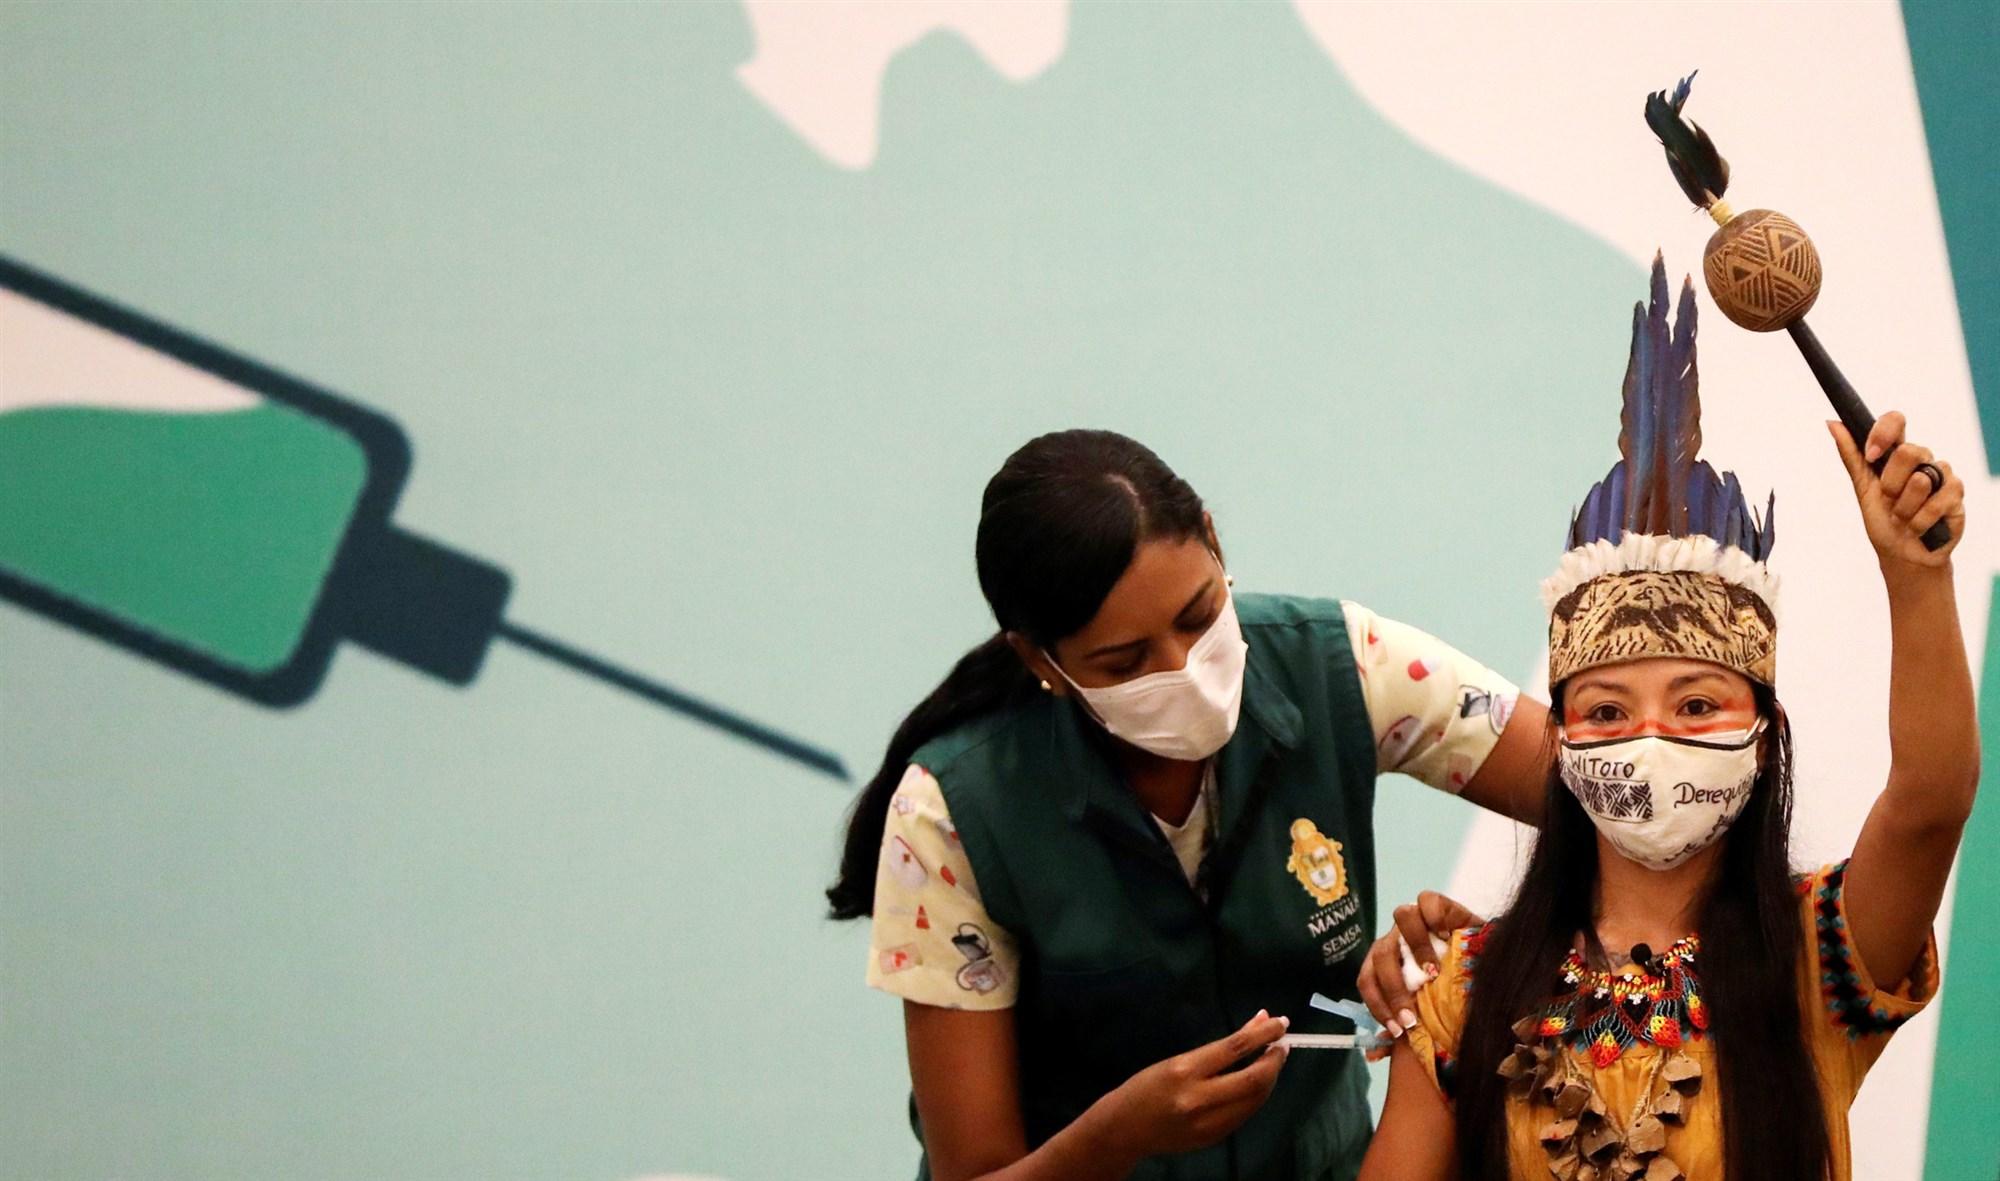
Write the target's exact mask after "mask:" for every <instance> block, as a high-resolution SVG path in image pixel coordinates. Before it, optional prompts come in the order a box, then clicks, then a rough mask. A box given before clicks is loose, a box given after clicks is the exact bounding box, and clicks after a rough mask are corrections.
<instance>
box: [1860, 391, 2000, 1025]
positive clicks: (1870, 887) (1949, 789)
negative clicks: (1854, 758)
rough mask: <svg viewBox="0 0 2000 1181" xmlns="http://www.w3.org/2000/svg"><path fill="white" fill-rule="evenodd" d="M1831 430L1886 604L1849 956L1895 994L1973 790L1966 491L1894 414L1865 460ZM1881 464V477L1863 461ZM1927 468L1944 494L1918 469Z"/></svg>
mask: <svg viewBox="0 0 2000 1181" xmlns="http://www.w3.org/2000/svg"><path fill="white" fill-rule="evenodd" d="M1828 427H1829V429H1830V430H1831V432H1832V434H1833V437H1834V442H1835V444H1836V445H1837V446H1838V447H1839V448H1840V458H1841V461H1842V462H1843V463H1844V464H1846V466H1847V474H1848V476H1849V477H1850V478H1851V479H1852V481H1853V483H1854V494H1855V499H1856V501H1857V502H1858V503H1859V504H1860V506H1861V519H1862V523H1863V524H1864V525H1865V526H1866V527H1867V530H1868V540H1869V542H1870V543H1872V544H1873V545H1874V547H1875V553H1876V557H1877V558H1878V559H1879V560H1880V563H1881V567H1882V582H1883V585H1884V587H1885V588H1886V589H1887V591H1888V595H1889V634H1890V646H1891V651H1890V664H1889V750H1890V762H1889V781H1888V784H1887V785H1886V786H1885V787H1883V789H1882V794H1881V795H1880V796H1878V797H1877V798H1876V800H1875V806H1874V807H1873V808H1872V809H1870V810H1869V813H1868V820H1867V823H1865V824H1864V825H1863V826H1862V828H1861V836H1860V838H1859V839H1858V840H1857V841H1856V842H1855V846H1854V854H1853V857H1852V858H1851V859H1850V860H1849V862H1848V868H1847V884H1846V893H1847V920H1848V928H1849V934H1850V935H1851V937H1852V939H1853V942H1854V946H1855V950H1856V952H1857V953H1858V954H1859V955H1860V957H1861V961H1862V963H1863V964H1864V965H1865V966H1866V967H1867V968H1868V970H1869V972H1870V974H1871V975H1872V976H1873V977H1874V978H1875V980H1876V982H1877V983H1878V984H1880V985H1882V986H1883V987H1885V988H1893V987H1894V986H1895V985H1896V984H1897V983H1898V982H1900V981H1902V980H1904V979H1905V978H1907V977H1908V976H1909V974H1910V972H1911V971H1912V969H1914V968H1915V967H1916V964H1917V960H1918V957H1919V956H1921V955H1922V954H1923V951H1924V948H1925V946H1926V944H1927V943H1928V941H1929V938H1930V928H1931V922H1932V920H1933V919H1934V918H1936V916H1937V911H1938V904H1939V903H1940V902H1941V901H1942V900H1943V898H1944V887H1945V880H1946V877H1947V876H1948V875H1949V874H1950V872H1951V864H1952V859H1953V858H1954V857H1955V856H1956V855H1957V853H1958V843H1959V838H1960V837H1961V835H1963V833H1964V831H1965V822H1966V819H1967V818H1968V817H1969V816H1970V815H1971V812H1972V798H1973V793H1974V792H1975V790H1976V789H1977V788H1978V785H1979V725H1978V715H1977V712H1976V710H1975V708H1974V704H1973V691H1972V670H1971V669H1970V667H1968V665H1967V663H1966V657H1965V638H1964V636H1963V635H1962V634H1960V631H1959V623H1958V599H1957V596H1956V594H1955V592H1954V590H1953V587H1952V566H1951V552H1952V550H1953V549H1955V548H1956V547H1957V545H1958V542H1959V540H1960V538H1961V537H1962V536H1963V535H1964V532H1965V509H1964V501H1965V486H1964V484H1963V483H1962V482H1961V481H1960V480H1959V479H1958V478H1957V477H1956V476H1954V475H1952V472H1951V465H1949V464H1947V463H1945V462H1943V461H1942V460H1936V459H1933V458H1932V456H1931V453H1930V451H1929V449H1927V448H1924V447H1919V446H1917V445H1915V444H1912V443H1905V442H1903V430H1904V420H1903V416H1902V415H1901V414H1898V413H1890V414H1885V415H1883V416H1882V418H1881V420H1880V421H1879V422H1877V423H1876V425H1875V430H1874V433H1872V434H1871V435H1870V436H1869V437H1868V449H1867V453H1866V455H1864V454H1863V453H1862V452H1861V451H1860V449H1858V448H1856V447H1855V445H1854V442H1853V440H1852V439H1850V438H1849V437H1848V435H1847V432H1846V430H1845V429H1844V428H1842V427H1841V426H1840V425H1839V424H1838V423H1829V424H1828ZM1884 454H1887V455H1888V456H1889V462H1888V463H1887V464H1886V465H1885V466H1884V468H1883V470H1882V473H1881V475H1879V476H1878V475H1876V474H1875V472H1874V471H1873V470H1871V469H1870V468H1869V466H1868V460H1869V459H1872V458H1879V457H1880V456H1881V455H1884ZM1924 464H1931V465H1933V466H1934V467H1935V468H1936V470H1937V472H1938V473H1939V474H1940V475H1941V476H1942V477H1943V482H1942V485H1941V486H1939V485H1936V484H1934V481H1933V480H1932V478H1931V476H1930V474H1929V472H1926V471H1920V470H1918V469H1919V466H1920V465H1924ZM1939 520H1944V521H1948V522H1950V524H1951V543H1950V544H1949V545H1947V546H1945V547H1944V548H1942V549H1939V550H1937V551H1936V552H1931V551H1927V550H1925V549H1924V547H1923V544H1922V542H1921V541H1919V540H1918V539H1919V538H1920V537H1921V536H1922V534H1923V532H1924V531H1925V530H1926V529H1928V528H1930V527H1931V525H1932V524H1933V523H1935V522H1937V521H1939Z"/></svg>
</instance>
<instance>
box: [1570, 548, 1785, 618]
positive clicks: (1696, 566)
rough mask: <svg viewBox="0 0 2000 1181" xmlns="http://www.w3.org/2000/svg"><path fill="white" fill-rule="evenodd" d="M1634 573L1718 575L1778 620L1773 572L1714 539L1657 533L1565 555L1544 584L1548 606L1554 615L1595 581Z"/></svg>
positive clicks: (1581, 549)
mask: <svg viewBox="0 0 2000 1181" xmlns="http://www.w3.org/2000/svg"><path fill="white" fill-rule="evenodd" d="M1634 570H1652V571H1658V572H1661V573H1667V572H1671V571H1676V570H1685V571H1690V572H1693V573H1696V574H1714V575H1716V576H1718V577H1720V578H1722V579H1724V580H1725V581H1728V582H1733V583H1735V584H1736V585H1737V586H1740V587H1743V588H1745V589H1746V590H1749V591H1751V592H1753V593H1754V594H1756V596H1757V597H1758V598H1760V599H1762V600H1764V605H1765V606H1767V607H1769V608H1770V609H1771V612H1772V614H1773V615H1776V614H1777V610H1778V576H1777V574H1775V573H1774V572H1773V571H1772V570H1771V568H1770V567H1769V566H1767V565H1765V564H1764V563H1762V562H1759V561H1758V560H1756V559H1755V558H1753V557H1751V556H1750V555H1749V554H1746V553H1744V552H1743V551H1742V550H1740V549H1737V548H1736V547H1735V546H1733V545H1727V546H1726V545H1723V544H1722V543H1721V542H1719V541H1717V540H1715V539H1714V538H1713V537H1702V536H1696V537H1661V536H1659V535H1658V534H1653V533H1627V534H1626V535H1625V536H1624V538H1623V539H1621V540H1620V541H1619V542H1618V544H1617V545H1613V544H1611V543H1610V542H1609V541H1604V540H1598V541H1593V542H1591V543H1590V544H1588V545H1580V546H1578V547H1576V548H1575V549H1573V550H1571V551H1569V552H1568V553H1566V554H1564V555H1563V557H1562V564H1561V565H1559V566H1557V567H1556V572H1555V573H1554V574H1552V575H1550V576H1549V577H1548V578H1545V579H1543V580H1542V606H1543V607H1544V608H1546V609H1549V610H1554V609H1555V605H1556V604H1557V603H1558V602H1560V601H1561V600H1562V597H1563V596H1564V595H1566V594H1568V593H1569V592H1571V591H1573V590H1575V589H1576V588H1577V587H1579V586H1582V585H1583V584H1584V583H1586V582H1589V581H1590V580H1591V579H1593V578H1597V577H1600V576H1602V575H1605V574H1626V573H1630V572H1631V571H1634Z"/></svg>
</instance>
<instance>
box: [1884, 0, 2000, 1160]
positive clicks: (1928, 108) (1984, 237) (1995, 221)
mask: <svg viewBox="0 0 2000 1181" xmlns="http://www.w3.org/2000/svg"><path fill="white" fill-rule="evenodd" d="M1903 14H1904V21H1905V25H1906V27H1907V28H1908V30H1909V37H1910V60H1911V64H1912V67H1913V68H1914V70H1915V72H1916V77H1917V91H1918V94H1919V96H1920V98H1921V100H1922V103H1923V110H1924V132H1925V135H1926V137H1927V138H1928V139H1929V141H1930V148H1931V172H1932V175H1933V176H1934V177H1935V179H1936V184H1937V192H1938V211H1939V213H1940V214H1941V215H1942V216H1943V218H1944V226H1945V242H1946V246H1947V248H1948V249H1949V250H1950V253H1951V270H1952V284H1953V287H1954V288H1955V289H1956V291H1957V293H1958V309H1959V323H1960V325H1961V327H1962V328H1963V330H1964V332H1965V352H1966V359H1967V361H1968V362H1969V363H1970V365H1971V367H1972V384H1973V392H1974V394H1975V396H1976V398H1977V400H1978V403H1979V421H1980V427H1981V430H1982V431H1983V432H1984V434H1985V436H1986V454H1987V466H1988V468H1989V470H1991V471H1993V472H1995V473H2000V201H1996V200H1995V197H1994V191H1993V178H1994V177H1995V176H2000V145H1996V144H1995V143H1994V141H1993V137H1992V128H1993V125H1994V119H1995V117H1996V116H2000V86H1997V85H1996V84H1995V82H1994V78H1993V71H1992V66H1991V62H1992V60H1993V52H1994V50H1995V49H1996V48H2000V8H1995V7H1994V6H1993V5H1990V4H1966V3H1948V2H1945V0H1927V2H1925V0H1911V2H1908V3H1905V4H1904V5H1903ZM1993 606H2000V584H1996V586H1995V595H1994V602H1993ZM1990 610H1991V607H1989V611H1990ZM1988 618H1989V619H1991V618H1992V616H1991V615H1990V614H1989V616H1988ZM1982 679H1983V682H1984V683H1983V684H1982V685H1981V686H1980V692H1979V701H1980V711H1979V714H1980V718H1979V728H1980V731H1981V733H1982V734H1983V735H1985V752H1986V768H1987V770H1986V774H1985V775H1984V780H1985V783H1986V785H1987V787H1988V788H1989V789H1990V787H1991V785H1992V784H1993V783H1994V782H1995V780H1996V779H2000V775H1996V774H1995V772H1996V771H2000V634H1996V633H1994V632H1992V631H1990V630H1989V631H1988V632H1987V639H1986V663H1985V666H1984V675H1983V678H1982ZM1996 854H2000V807H1997V806H1996V805H1995V803H1994V800H1993V793H1992V792H1991V791H1990V790H1988V791H1987V792H1986V793H1985V798H1984V799H1983V800H1982V801H1981V802H1980V804H1979V806H1978V807H1977V808H1976V809H1975V810H1974V812H1973V816H1972V824H1971V827H1970V828H1969V829H1968V831H1967V832H1966V836H1965V845H1964V850H1963V851H1962V852H1961V854H1960V856H1959V861H1958V884H1957V888H1956V891H1955V894H1954V901H1953V906H1954V910H1953V914H1952V940H1951V948H1952V952H1951V988H1950V989H1948V990H1947V991H1946V993H1945V996H1944V999H1943V1007H1944V1015H1943V1020H1944V1025H1945V1028H1946V1030H1947V1031H1951V1030H1967V1031H1972V1030H1983V1031H1985V1032H1984V1034H1982V1035H1979V1036H1953V1035H1952V1034H1951V1033H1950V1032H1947V1033H1945V1034H1944V1035H1941V1036H1940V1037H1939V1038H1938V1046H1937V1059H1936V1066H1935V1074H1934V1075H1933V1081H1932V1084H1931V1085H1932V1088H1933V1091H1932V1095H1931V1124H1930V1135H1929V1146H1928V1150H1927V1152H1926V1154H1925V1160H1926V1166H1927V1167H1926V1172H1925V1175H1926V1176H1927V1177H1929V1178H1931V1179H1932V1181H1951V1179H1954V1178H1959V1177H1966V1178H1972V1177H1983V1176H1986V1175H2000V1125H1996V1124H1995V1123H1994V1120H1993V1113H1994V1112H1995V1111H2000V1078H1996V1077H1995V1075H1994V1072H1993V1071H1992V1070H1990V1069H1988V1068H1987V1066H1986V1061H1985V1059H1986V1057H1987V1054H1986V1050H1987V1049H1988V1048H1989V1047H1990V1046H1991V1045H1992V1042H1993V1036H1994V1031H1995V1030H2000V1009H1996V1004H1995V1000H1994V998H1995V997H2000V945H1996V944H1995V942H1994V940H1993V936H1992V931H1993V923H1994V917H1995V915H1996V914H2000V857H1996ZM1988 1165H1991V1166H1992V1168H1990V1169H1988V1168H1987V1166H1988ZM1982 1169H1986V1172H1984V1173H1982V1172H1981V1170H1982Z"/></svg>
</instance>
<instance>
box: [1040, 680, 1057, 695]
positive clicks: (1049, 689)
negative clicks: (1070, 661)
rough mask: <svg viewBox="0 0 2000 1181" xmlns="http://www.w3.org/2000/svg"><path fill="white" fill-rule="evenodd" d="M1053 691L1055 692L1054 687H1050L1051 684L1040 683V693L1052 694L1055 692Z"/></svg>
mask: <svg viewBox="0 0 2000 1181" xmlns="http://www.w3.org/2000/svg"><path fill="white" fill-rule="evenodd" d="M1055 691H1056V687H1055V686H1054V685H1051V684H1049V683H1048V682H1047V681H1043V682H1042V692H1044V693H1053V692H1055Z"/></svg>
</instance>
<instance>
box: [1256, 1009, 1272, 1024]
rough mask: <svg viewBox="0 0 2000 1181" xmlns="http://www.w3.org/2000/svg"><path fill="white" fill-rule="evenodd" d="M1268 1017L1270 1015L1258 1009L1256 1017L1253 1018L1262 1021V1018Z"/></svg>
mask: <svg viewBox="0 0 2000 1181" xmlns="http://www.w3.org/2000/svg"><path fill="white" fill-rule="evenodd" d="M1270 1015H1271V1014H1270V1012H1269V1011H1268V1010H1265V1009H1259V1010H1257V1016H1256V1017H1255V1018H1254V1020H1257V1021H1262V1020H1263V1019H1264V1018H1266V1017H1269V1016H1270Z"/></svg>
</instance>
